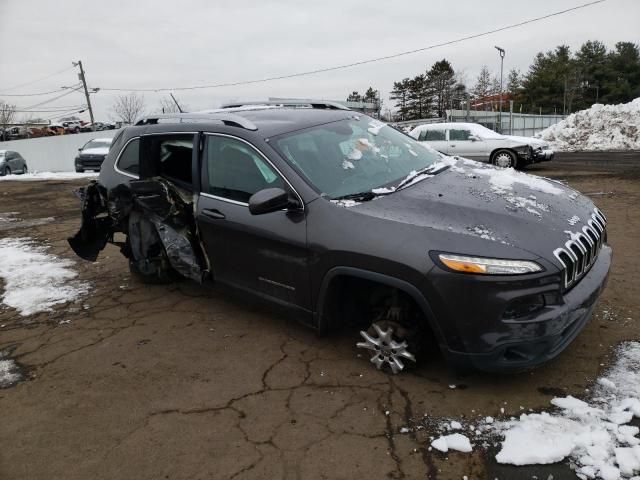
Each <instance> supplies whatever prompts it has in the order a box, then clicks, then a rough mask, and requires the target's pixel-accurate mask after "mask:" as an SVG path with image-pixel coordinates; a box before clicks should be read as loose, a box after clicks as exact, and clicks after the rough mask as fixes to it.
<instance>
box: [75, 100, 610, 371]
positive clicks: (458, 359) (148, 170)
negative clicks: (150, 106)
mask: <svg viewBox="0 0 640 480" xmlns="http://www.w3.org/2000/svg"><path fill="white" fill-rule="evenodd" d="M241 105H242V104H241ZM273 106H274V105H268V102H265V106H264V107H260V106H252V105H244V106H240V107H239V108H238V109H222V110H219V111H211V112H210V113H207V114H199V115H194V114H172V115H164V116H162V115H160V116H155V117H148V118H146V119H144V120H143V121H141V122H139V124H138V125H137V126H132V127H127V128H125V129H123V130H122V131H120V132H119V133H118V134H117V136H116V137H115V139H114V141H113V143H112V147H111V150H110V151H109V154H108V155H107V158H106V160H105V163H104V165H103V168H102V170H101V172H100V176H99V178H98V180H97V181H93V182H91V183H90V184H89V185H88V186H87V187H86V188H84V189H83V190H82V195H81V197H82V198H83V205H82V219H83V223H82V227H81V229H80V231H79V232H78V233H77V234H76V236H75V237H73V238H70V239H69V243H70V246H71V247H72V249H73V250H74V251H75V252H76V253H77V254H78V255H79V256H80V257H82V258H84V259H87V260H92V261H95V260H96V258H97V257H98V254H99V252H100V251H101V250H102V249H103V248H104V246H105V245H106V244H107V243H110V242H111V243H115V244H117V245H119V246H120V248H121V251H122V253H123V254H124V255H125V256H126V257H127V258H128V259H129V266H130V269H131V271H132V272H133V273H134V274H135V275H136V276H137V277H138V278H140V279H141V280H143V281H148V282H168V281H172V280H174V279H177V278H180V277H186V278H190V279H193V280H195V281H198V282H204V281H207V280H213V281H214V282H216V283H218V284H222V285H227V286H230V287H233V288H235V289H238V290H239V291H241V292H244V293H245V294H247V295H253V296H255V297H258V298H261V299H263V300H267V301H270V302H272V303H273V304H277V305H278V306H280V307H282V308H284V309H285V310H288V311H290V312H293V313H294V314H295V315H296V316H297V317H298V318H299V319H300V320H301V321H302V322H304V323H306V324H307V325H309V326H311V327H313V328H315V329H317V330H318V331H320V332H326V331H327V330H330V329H333V328H338V327H343V326H347V325H357V326H360V327H361V332H360V337H361V338H360V339H361V341H360V342H359V343H358V344H357V346H358V347H362V348H363V349H366V350H368V351H369V354H370V355H371V357H370V360H371V362H372V363H373V364H374V365H375V366H377V367H378V368H381V367H385V368H388V369H390V370H391V371H392V372H394V373H395V372H399V371H401V370H402V369H403V368H404V367H405V364H409V363H411V362H413V361H414V360H417V359H419V358H420V356H422V357H423V358H428V356H429V354H430V351H432V350H434V349H435V350H440V351H441V352H442V353H443V354H444V355H445V357H446V358H447V359H449V360H450V362H451V363H452V364H453V365H456V366H462V367H463V368H464V367H466V366H469V365H471V366H474V367H476V368H479V369H483V370H487V371H502V372H505V371H520V370H522V369H525V368H530V367H533V366H536V365H539V364H541V363H544V362H546V361H548V360H550V359H552V358H554V357H556V356H557V355H558V354H560V352H562V351H563V350H564V349H565V348H566V347H567V345H569V344H570V343H571V342H572V341H573V340H574V339H575V338H576V336H577V335H578V334H579V333H580V331H581V330H582V329H583V328H584V326H585V325H586V324H587V322H588V320H589V318H590V316H591V313H592V311H593V309H594V305H595V303H596V301H597V299H598V297H599V295H600V293H601V292H602V290H603V289H604V286H605V282H606V279H607V275H608V271H609V266H610V262H611V249H610V248H609V246H607V244H606V237H607V233H606V218H605V216H604V214H603V213H602V212H601V211H600V210H599V209H598V208H597V207H596V206H595V205H594V204H593V203H592V201H591V200H590V199H589V198H587V197H585V196H583V195H580V194H579V193H578V192H576V191H575V190H572V189H571V188H569V187H567V186H565V185H563V184H560V183H558V182H553V181H550V180H546V179H543V178H539V177H533V176H530V175H526V174H524V173H521V172H516V171H514V170H505V169H497V168H495V167H492V166H490V165H484V164H482V163H478V162H474V161H471V160H466V159H455V158H451V157H447V156H444V155H442V154H440V153H438V152H436V151H435V150H433V149H431V148H429V147H427V146H424V145H422V144H420V143H418V142H417V141H415V140H414V139H413V138H412V137H410V136H407V135H405V134H403V133H402V132H399V131H397V130H395V129H393V128H391V127H389V126H387V125H386V124H384V123H382V122H379V121H377V120H374V119H373V118H371V117H369V116H367V115H363V114H361V113H357V112H354V111H350V110H348V109H345V108H344V107H341V106H337V105H333V104H330V103H326V102H321V101H318V102H313V104H303V105H301V106H300V107H299V108H285V107H281V108H267V107H273ZM305 107H306V108H305ZM115 232H122V233H123V234H124V235H125V236H126V240H123V241H116V240H114V239H118V238H119V237H120V236H119V235H116V236H115V237H114V233H115ZM122 238H125V237H122ZM354 341H355V332H354Z"/></svg>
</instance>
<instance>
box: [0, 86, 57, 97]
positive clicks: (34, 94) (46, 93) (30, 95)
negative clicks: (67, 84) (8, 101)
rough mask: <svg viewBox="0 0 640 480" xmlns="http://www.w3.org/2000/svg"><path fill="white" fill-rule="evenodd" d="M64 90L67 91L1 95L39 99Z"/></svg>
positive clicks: (3, 94)
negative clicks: (41, 96)
mask: <svg viewBox="0 0 640 480" xmlns="http://www.w3.org/2000/svg"><path fill="white" fill-rule="evenodd" d="M63 90H66V89H65V88H58V89H57V90H51V91H50V92H38V93H11V94H8V93H7V94H5V93H2V94H0V95H2V96H3V97H37V96H39V95H51V94H52V93H57V92H61V91H63Z"/></svg>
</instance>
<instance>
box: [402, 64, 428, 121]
mask: <svg viewBox="0 0 640 480" xmlns="http://www.w3.org/2000/svg"><path fill="white" fill-rule="evenodd" d="M430 107H431V96H430V95H429V92H428V83H427V77H426V75H416V76H415V77H413V78H412V79H411V80H409V95H408V102H407V110H408V111H407V118H408V119H409V120H416V119H419V118H425V117H426V116H428V115H429V112H430Z"/></svg>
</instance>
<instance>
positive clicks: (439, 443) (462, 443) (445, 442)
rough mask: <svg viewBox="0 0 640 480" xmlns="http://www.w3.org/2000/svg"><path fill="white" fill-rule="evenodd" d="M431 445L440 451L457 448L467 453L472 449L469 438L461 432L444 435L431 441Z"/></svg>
mask: <svg viewBox="0 0 640 480" xmlns="http://www.w3.org/2000/svg"><path fill="white" fill-rule="evenodd" d="M431 446H432V447H433V448H435V449H436V450H440V451H441V452H448V451H449V450H457V451H458V452H464V453H469V452H471V451H472V450H473V448H472V446H471V442H470V441H469V439H468V438H467V437H466V436H464V435H462V434H461V433H452V434H451V435H444V436H442V437H439V438H437V439H435V440H434V441H433V442H431Z"/></svg>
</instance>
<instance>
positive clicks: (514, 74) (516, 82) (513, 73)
mask: <svg viewBox="0 0 640 480" xmlns="http://www.w3.org/2000/svg"><path fill="white" fill-rule="evenodd" d="M521 88H522V74H521V73H520V70H518V69H517V68H512V69H511V70H509V74H508V75H507V92H509V93H510V94H511V95H514V96H515V95H518V93H519V92H520V89H521Z"/></svg>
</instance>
